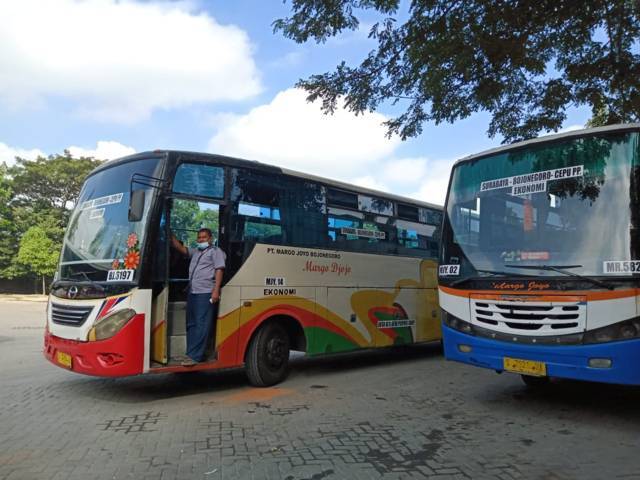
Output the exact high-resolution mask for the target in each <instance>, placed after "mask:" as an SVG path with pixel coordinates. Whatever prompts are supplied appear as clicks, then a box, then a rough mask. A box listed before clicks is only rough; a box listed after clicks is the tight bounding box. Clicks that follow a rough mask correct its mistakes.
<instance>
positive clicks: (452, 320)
mask: <svg viewBox="0 0 640 480" xmlns="http://www.w3.org/2000/svg"><path fill="white" fill-rule="evenodd" d="M442 321H443V322H444V324H445V325H446V326H447V327H449V328H453V329H454V330H458V331H460V332H462V333H467V334H469V335H473V334H474V332H473V325H471V324H470V323H469V322H465V321H464V320H461V319H459V318H458V317H454V316H453V315H451V314H450V313H447V312H445V311H444V310H442Z"/></svg>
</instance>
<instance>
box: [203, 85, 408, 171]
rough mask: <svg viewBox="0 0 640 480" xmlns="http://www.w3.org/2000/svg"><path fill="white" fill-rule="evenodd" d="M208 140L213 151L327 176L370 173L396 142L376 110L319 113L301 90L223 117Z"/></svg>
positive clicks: (317, 103)
mask: <svg viewBox="0 0 640 480" xmlns="http://www.w3.org/2000/svg"><path fill="white" fill-rule="evenodd" d="M221 118H224V120H225V122H224V124H222V125H221V126H220V127H219V129H218V131H217V133H216V134H215V135H214V137H213V138H212V139H211V141H210V142H209V149H210V151H212V152H214V153H219V154H226V155H233V156H238V157H242V158H248V159H253V160H258V161H263V162H266V163H272V164H276V165H280V166H283V167H288V168H292V169H295V170H302V171H305V172H309V173H315V174H318V175H323V176H325V177H330V178H342V179H347V178H348V179H354V178H357V177H364V176H367V175H371V173H372V170H374V169H376V168H378V167H379V165H378V162H379V161H380V160H382V159H384V158H387V157H389V155H390V154H391V153H392V152H393V151H394V150H395V148H396V147H397V146H398V145H399V144H400V140H399V139H398V138H397V137H394V138H391V139H389V138H387V137H386V136H385V133H386V128H385V127H384V126H383V125H382V122H383V121H385V120H386V117H385V116H384V115H381V114H379V113H364V114H362V115H358V116H356V115H354V114H352V113H350V112H348V111H346V110H344V109H338V110H337V111H336V112H335V114H334V115H324V114H323V113H322V112H321V110H320V103H319V102H314V103H308V102H307V101H306V94H305V92H303V91H301V90H297V89H289V90H285V91H282V92H280V93H278V94H277V95H276V97H275V98H274V99H273V100H272V101H271V103H269V104H266V105H261V106H259V107H256V108H253V109H252V110H251V111H249V113H247V114H246V115H233V116H231V115H227V116H225V117H221Z"/></svg>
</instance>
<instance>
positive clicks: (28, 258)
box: [17, 227, 60, 276]
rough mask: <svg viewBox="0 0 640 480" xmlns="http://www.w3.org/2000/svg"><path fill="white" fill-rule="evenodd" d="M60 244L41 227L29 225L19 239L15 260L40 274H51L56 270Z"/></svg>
mask: <svg viewBox="0 0 640 480" xmlns="http://www.w3.org/2000/svg"><path fill="white" fill-rule="evenodd" d="M59 255H60V246H59V245H56V242H55V241H54V240H53V239H52V238H51V237H50V236H49V235H48V234H47V231H46V230H45V229H44V228H42V227H31V228H30V229H29V230H27V231H26V232H25V234H24V235H23V236H22V239H21V240H20V249H19V250H18V257H17V261H18V263H19V264H21V265H24V266H25V267H27V268H28V270H29V271H30V272H32V273H35V274H36V275H40V276H45V275H46V276H52V275H53V274H54V273H55V271H56V266H57V264H58V257H59Z"/></svg>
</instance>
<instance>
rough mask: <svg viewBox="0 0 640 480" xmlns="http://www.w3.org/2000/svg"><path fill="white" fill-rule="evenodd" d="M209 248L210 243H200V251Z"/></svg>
mask: <svg viewBox="0 0 640 480" xmlns="http://www.w3.org/2000/svg"><path fill="white" fill-rule="evenodd" d="M208 246H209V242H198V250H204V249H205V248H207V247H208Z"/></svg>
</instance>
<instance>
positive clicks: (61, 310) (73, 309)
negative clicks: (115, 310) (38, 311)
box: [51, 303, 93, 327]
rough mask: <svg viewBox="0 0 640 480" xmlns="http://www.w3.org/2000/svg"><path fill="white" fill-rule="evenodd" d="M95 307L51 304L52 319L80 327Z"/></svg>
mask: <svg viewBox="0 0 640 480" xmlns="http://www.w3.org/2000/svg"><path fill="white" fill-rule="evenodd" d="M91 310H93V307H86V306H85V307H81V306H73V305H60V304H57V303H52V304H51V320H52V321H53V323H57V324H59V325H67V326H71V327H79V326H80V325H82V324H83V323H84V322H85V321H86V320H87V318H88V317H89V314H90V313H91Z"/></svg>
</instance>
